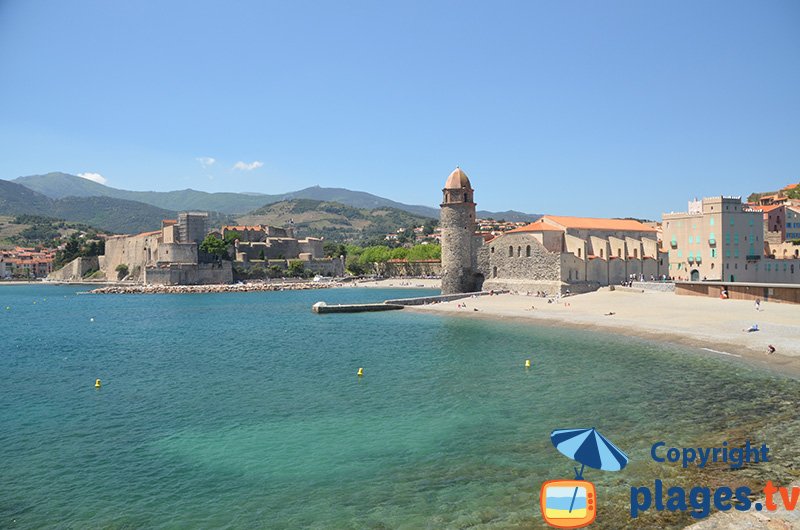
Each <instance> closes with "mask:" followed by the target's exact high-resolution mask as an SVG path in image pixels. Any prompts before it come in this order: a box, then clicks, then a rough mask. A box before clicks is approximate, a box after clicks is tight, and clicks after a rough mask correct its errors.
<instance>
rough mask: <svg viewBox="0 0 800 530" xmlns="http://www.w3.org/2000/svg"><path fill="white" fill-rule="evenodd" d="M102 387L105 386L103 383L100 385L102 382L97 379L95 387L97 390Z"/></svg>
mask: <svg viewBox="0 0 800 530" xmlns="http://www.w3.org/2000/svg"><path fill="white" fill-rule="evenodd" d="M101 386H103V385H102V383H100V380H99V379H95V380H94V387H95V388H100V387H101Z"/></svg>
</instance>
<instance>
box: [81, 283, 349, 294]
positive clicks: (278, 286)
mask: <svg viewBox="0 0 800 530" xmlns="http://www.w3.org/2000/svg"><path fill="white" fill-rule="evenodd" d="M342 286H343V285H342V284H341V283H335V282H329V283H328V282H326V283H319V282H287V283H236V284H229V285H228V284H223V285H219V284H218V285H109V286H107V287H101V288H99V289H93V290H91V291H89V292H90V293H92V294H196V293H248V292H256V291H301V290H307V289H330V288H331V287H342Z"/></svg>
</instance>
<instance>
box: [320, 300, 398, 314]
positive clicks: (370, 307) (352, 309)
mask: <svg viewBox="0 0 800 530" xmlns="http://www.w3.org/2000/svg"><path fill="white" fill-rule="evenodd" d="M403 307H404V306H402V305H398V304H389V303H386V302H380V303H377V304H336V305H328V304H326V303H325V302H317V303H316V304H314V305H312V306H311V311H312V312H314V313H320V314H323V313H367V312H372V311H396V310H398V309H403Z"/></svg>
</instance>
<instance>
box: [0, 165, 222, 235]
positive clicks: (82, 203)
mask: <svg viewBox="0 0 800 530" xmlns="http://www.w3.org/2000/svg"><path fill="white" fill-rule="evenodd" d="M76 178H77V177H76ZM81 180H84V179H81ZM87 182H89V181H87ZM23 214H28V215H41V216H46V217H53V218H58V219H64V220H65V221H71V222H75V223H83V224H87V225H91V226H93V227H95V228H98V229H100V230H107V231H109V232H115V233H122V234H127V233H137V232H145V231H149V230H158V228H159V227H160V226H161V220H162V219H170V218H175V216H176V215H177V212H176V211H173V210H165V209H163V208H157V207H155V206H152V205H149V204H144V203H141V202H135V201H128V200H123V199H115V198H113V197H64V198H60V199H51V198H50V197H46V196H45V195H43V194H41V193H37V192H35V191H32V190H30V189H28V188H26V187H25V186H22V185H20V184H16V183H14V182H9V181H7V180H0V215H23ZM226 221H227V218H225V217H223V216H219V215H213V214H212V219H211V222H212V226H213V224H219V223H220V222H226Z"/></svg>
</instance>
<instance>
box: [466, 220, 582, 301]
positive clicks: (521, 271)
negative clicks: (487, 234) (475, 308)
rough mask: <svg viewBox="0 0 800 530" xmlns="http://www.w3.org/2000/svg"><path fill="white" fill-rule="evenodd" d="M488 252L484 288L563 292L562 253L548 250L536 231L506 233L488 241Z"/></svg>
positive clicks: (484, 271)
mask: <svg viewBox="0 0 800 530" xmlns="http://www.w3.org/2000/svg"><path fill="white" fill-rule="evenodd" d="M484 252H486V255H487V256H488V259H485V258H484V259H481V263H487V265H486V269H485V270H483V271H482V272H483V274H484V276H485V280H484V283H483V290H484V291H486V290H501V289H508V290H511V291H526V292H527V291H532V292H536V291H545V292H547V293H551V294H556V293H560V292H562V281H561V253H555V252H550V251H548V250H547V249H546V248H545V247H544V246H543V245H542V244H541V243H540V242H539V240H538V239H537V238H536V237H534V235H533V234H530V233H524V232H521V233H514V234H505V235H503V236H501V237H499V238H495V239H494V240H492V241H490V242H489V243H487V244H486V250H485V251H484ZM569 256H572V254H569ZM576 259H577V258H576Z"/></svg>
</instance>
